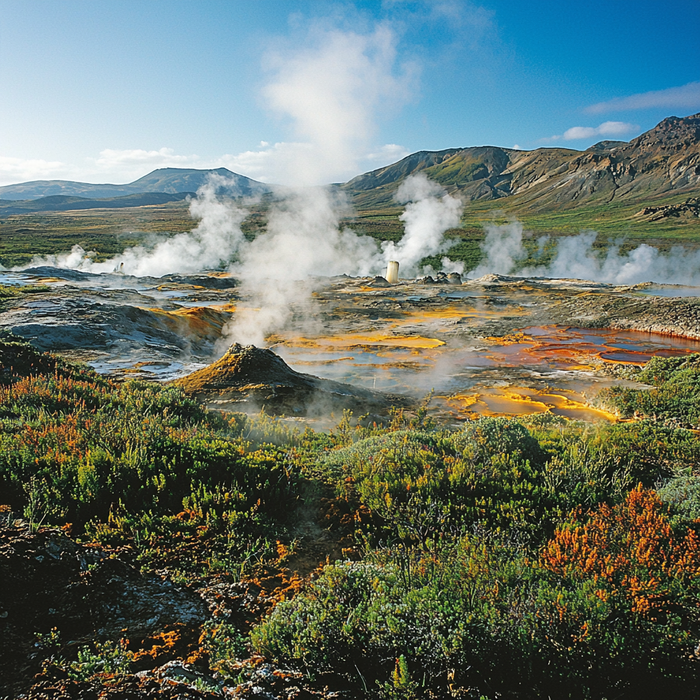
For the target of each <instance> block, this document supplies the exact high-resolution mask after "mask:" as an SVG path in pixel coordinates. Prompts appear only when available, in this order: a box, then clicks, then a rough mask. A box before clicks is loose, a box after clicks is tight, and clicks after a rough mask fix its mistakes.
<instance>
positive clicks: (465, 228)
mask: <svg viewBox="0 0 700 700" xmlns="http://www.w3.org/2000/svg"><path fill="white" fill-rule="evenodd" d="M686 198H687V194H686V195H680V196H664V197H663V198H661V199H659V198H650V199H647V200H644V201H634V202H629V201H624V202H615V201H613V202H610V203H607V204H589V205H579V206H577V207H574V208H572V207H566V208H561V209H558V210H556V211H547V212H541V211H534V210H533V209H532V208H531V207H530V205H529V204H528V203H527V202H522V201H518V198H517V197H509V198H507V199H501V200H495V201H494V200H490V201H475V202H470V203H468V204H467V205H466V206H465V209H464V214H463V216H462V221H461V224H460V227H459V228H456V229H451V230H450V231H448V232H447V236H448V237H449V238H452V239H454V241H455V245H454V247H453V248H452V249H451V252H450V257H451V258H452V259H453V260H461V261H463V262H464V263H465V265H466V268H467V269H472V268H473V267H475V266H476V265H477V264H478V261H479V259H480V256H481V251H480V244H481V242H482V241H483V239H484V235H485V227H486V226H488V225H490V224H496V225H500V224H506V223H509V222H511V221H513V220H518V221H520V222H521V223H522V224H523V227H524V230H525V241H524V245H525V246H526V247H529V248H532V249H533V250H534V249H535V248H536V246H537V244H536V239H537V238H538V237H540V236H544V235H547V236H550V237H551V238H553V239H556V237H558V236H564V235H572V234H578V233H580V232H582V231H586V230H594V231H597V232H598V234H599V235H598V241H597V246H599V247H602V248H604V247H606V246H607V245H609V244H610V243H613V242H621V243H622V250H623V251H625V250H628V249H630V248H633V247H636V246H637V245H639V244H641V243H648V244H650V245H653V246H656V247H658V248H659V249H661V250H667V249H669V248H671V247H672V246H674V245H682V246H685V247H687V248H695V247H697V246H698V245H700V219H698V218H694V219H679V218H673V217H668V218H666V219H663V220H661V221H649V220H647V219H646V218H644V217H640V216H637V214H638V213H639V212H640V211H641V210H642V209H643V208H644V207H645V206H653V205H655V204H660V203H663V204H675V203H680V202H683V201H684V200H685V199H686ZM266 206H267V205H266V204H262V205H256V206H254V207H252V208H251V210H250V215H249V216H248V218H247V219H246V221H245V222H244V223H243V227H242V228H243V231H244V233H245V235H246V236H247V237H249V238H252V237H254V236H256V235H257V234H258V233H260V232H261V231H264V230H265V226H266V222H265V217H266ZM402 211H403V209H402V208H400V207H397V206H392V207H388V208H382V209H365V210H358V211H357V213H356V215H355V216H353V217H351V218H347V219H345V220H343V224H345V225H348V226H350V227H351V228H353V229H354V230H356V231H357V232H358V233H362V234H364V235H368V236H372V237H373V238H375V239H377V240H380V241H385V240H392V241H398V240H399V239H400V238H401V236H402V235H403V231H404V226H403V222H401V221H400V220H399V216H400V214H401V212H402ZM195 226H196V221H193V220H192V218H191V217H190V215H189V211H188V204H187V202H175V203H169V204H164V205H156V206H145V207H135V208H130V209H129V208H125V209H95V210H84V211H67V212H45V213H32V214H21V215H20V214H18V215H13V216H9V217H0V264H2V265H4V266H5V267H12V266H14V265H23V264H26V263H28V262H29V261H30V260H31V259H32V258H33V257H34V256H37V255H38V256H46V255H52V254H56V253H60V252H68V251H70V249H71V247H72V246H73V245H80V246H81V247H82V248H83V249H84V250H86V251H95V253H96V256H95V259H96V260H98V261H100V260H104V259H107V258H109V257H112V256H114V255H116V254H118V253H120V252H122V251H123V250H124V249H125V248H128V247H130V246H134V245H138V244H145V245H148V244H149V241H152V239H153V237H154V236H163V235H166V236H167V235H174V234H177V233H182V232H186V231H191V230H192V229H193V228H194V227H195ZM426 262H429V263H433V264H435V263H437V262H438V258H436V259H435V260H434V261H432V260H427V261H426Z"/></svg>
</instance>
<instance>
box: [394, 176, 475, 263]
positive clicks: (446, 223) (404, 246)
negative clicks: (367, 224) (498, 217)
mask: <svg viewBox="0 0 700 700" xmlns="http://www.w3.org/2000/svg"><path fill="white" fill-rule="evenodd" d="M396 200H397V201H398V202H401V203H402V204H405V203H408V204H407V206H406V209H405V211H404V213H403V214H401V216H400V217H399V218H400V219H401V221H403V222H404V224H405V233H404V236H403V238H402V239H401V240H400V241H399V243H398V244H395V243H394V242H393V241H388V242H385V243H384V244H382V252H383V255H384V262H385V263H386V262H388V261H389V260H397V261H398V262H399V264H400V266H401V269H402V270H403V271H404V274H406V273H408V275H410V274H415V273H416V266H417V264H418V263H419V262H420V261H421V260H422V259H423V258H425V257H427V256H429V255H436V254H438V253H444V252H445V251H447V250H448V248H449V247H450V246H451V244H452V243H451V241H449V240H447V239H445V237H444V235H443V234H444V233H445V231H446V230H447V229H449V228H453V227H455V226H458V225H459V219H460V216H461V214H462V202H461V201H460V200H459V199H456V198H455V197H451V196H450V195H449V194H447V192H445V190H444V189H443V188H442V187H441V186H440V185H438V184H437V183H436V182H433V181H432V180H428V178H427V177H426V176H425V175H424V174H423V173H419V174H418V175H411V176H410V177H408V178H406V180H405V181H404V182H403V183H402V185H401V186H400V187H399V189H398V192H397V193H396ZM446 262H447V264H449V260H446Z"/></svg>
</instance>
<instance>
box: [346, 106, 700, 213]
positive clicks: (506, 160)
mask: <svg viewBox="0 0 700 700" xmlns="http://www.w3.org/2000/svg"><path fill="white" fill-rule="evenodd" d="M416 172H424V173H425V174H426V175H427V176H428V177H429V178H430V179H432V180H435V181H436V182H439V183H440V184H442V185H444V186H445V187H446V188H447V189H448V190H449V191H451V192H458V193H459V194H460V196H461V197H462V198H463V199H465V200H466V201H474V200H493V199H501V198H511V197H513V198H517V199H518V202H519V204H523V205H528V206H529V207H530V208H531V209H533V210H535V211H537V210H547V209H552V208H555V207H556V208H562V207H564V208H568V207H575V206H577V205H579V204H581V203H584V202H586V203H589V202H590V203H606V202H610V201H612V200H613V199H617V200H620V199H622V200H635V199H643V198H647V197H650V196H657V195H670V194H673V195H677V194H683V193H687V194H688V196H689V197H690V196H697V194H698V192H700V114H695V115H692V116H689V117H683V118H679V117H668V118H667V119H664V120H663V121H662V122H661V123H659V124H658V125H657V126H656V127H654V128H653V129H651V130H649V131H647V132H646V133H644V134H642V135H641V136H638V137H637V138H636V139H633V140H632V141H630V142H629V143H625V142H622V141H602V142H600V143H598V144H595V145H594V146H591V148H589V149H588V150H586V151H575V150H571V149H565V148H538V149H536V150H534V151H518V150H513V149H508V148H498V147H496V146H479V147H472V148H462V149H447V150H444V151H435V152H430V151H421V152H419V153H414V154H412V155H410V156H407V157H406V158H404V159H403V160H401V161H399V162H398V163H394V164H393V165H389V166H387V167H385V168H380V169H378V170H374V171H372V172H369V173H365V174H364V175H360V176H358V177H356V178H354V179H353V180H350V181H349V182H347V183H345V184H344V185H342V188H343V189H344V190H346V191H347V192H348V194H349V195H350V196H351V197H352V198H353V200H354V201H355V204H356V205H357V206H358V207H360V208H368V207H373V206H374V207H379V206H385V205H387V204H390V203H391V202H392V199H393V196H394V193H395V192H396V190H397V189H398V187H399V186H400V184H401V182H403V181H404V180H405V178H406V177H408V176H409V175H410V174H412V173H416Z"/></svg>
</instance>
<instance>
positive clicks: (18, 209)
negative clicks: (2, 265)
mask: <svg viewBox="0 0 700 700" xmlns="http://www.w3.org/2000/svg"><path fill="white" fill-rule="evenodd" d="M194 194H195V193H194V192H178V193H177V194H166V193H164V192H144V193H139V194H127V195H125V196H123V197H108V198H104V199H89V198H87V197H67V196H66V195H62V194H56V195H51V196H49V197H40V198H39V199H23V200H1V199H0V216H11V215H13V214H28V213H30V212H38V211H73V210H75V209H122V208H125V207H144V206H149V205H151V206H152V205H154V204H167V203H168V202H179V201H181V200H183V199H186V198H187V197H188V196H194Z"/></svg>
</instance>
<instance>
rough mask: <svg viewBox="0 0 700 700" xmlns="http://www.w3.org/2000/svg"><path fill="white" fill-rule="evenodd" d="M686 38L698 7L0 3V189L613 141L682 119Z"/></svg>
mask: <svg viewBox="0 0 700 700" xmlns="http://www.w3.org/2000/svg"><path fill="white" fill-rule="evenodd" d="M699 37H700V1H699V0H674V1H673V2H671V3H668V2H662V1H659V2H656V1H648V2H643V1H641V2H640V1H637V2H628V1H627V0H618V1H615V0H607V1H606V2H602V1H598V0H589V1H588V2H586V3H563V2H561V0H558V1H557V2H555V1H554V0H533V2H529V3H526V2H522V1H519V2H515V1H512V0H511V1H507V0H483V2H466V1H464V0H415V1H413V0H385V1H384V2H380V1H376V2H369V1H364V2H361V1H359V0H358V1H357V2H354V3H329V2H316V1H314V0H292V1H288V2H280V1H278V0H246V1H239V0H198V1H196V2H193V1H192V0H187V1H186V2H184V1H181V0H118V1H114V0H0V95H2V108H1V109H0V185H2V184H10V183H14V182H22V181H27V180H34V179H72V180H81V181H88V182H117V183H118V182H129V181H131V180H134V179H136V178H138V177H140V176H142V175H145V174H146V173H148V172H150V171H151V170H153V169H154V168H158V167H168V166H172V167H195V168H208V167H220V166H224V167H228V168H229V169H231V170H234V171H236V172H239V173H242V174H244V175H248V176H250V177H254V178H256V179H261V180H264V181H268V182H285V183H288V184H294V183H318V182H333V181H342V180H346V179H349V178H350V177H352V176H354V175H356V174H358V173H360V172H364V171H367V170H370V169H373V168H376V167H380V166H382V165H386V164H388V163H390V162H393V161H395V160H398V159H399V158H400V157H402V156H403V155H406V154H408V153H411V152H414V151H418V150H439V149H443V148H453V147H465V146H473V145H496V146H503V147H509V148H510V147H519V148H523V149H533V148H538V147H542V146H561V147H566V148H576V149H585V148H587V147H588V146H590V145H591V144H593V143H595V142H596V141H599V140H602V139H622V140H629V139H631V138H633V137H635V136H637V135H639V134H640V133H642V132H643V131H646V130H647V129H649V128H651V127H653V126H654V125H655V124H656V123H658V122H659V121H660V120H661V119H663V118H664V117H666V116H670V115H676V116H686V115H689V114H693V113H696V112H700V38H699Z"/></svg>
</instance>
